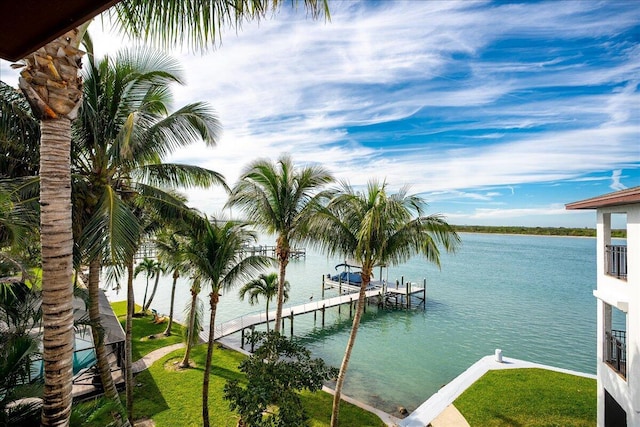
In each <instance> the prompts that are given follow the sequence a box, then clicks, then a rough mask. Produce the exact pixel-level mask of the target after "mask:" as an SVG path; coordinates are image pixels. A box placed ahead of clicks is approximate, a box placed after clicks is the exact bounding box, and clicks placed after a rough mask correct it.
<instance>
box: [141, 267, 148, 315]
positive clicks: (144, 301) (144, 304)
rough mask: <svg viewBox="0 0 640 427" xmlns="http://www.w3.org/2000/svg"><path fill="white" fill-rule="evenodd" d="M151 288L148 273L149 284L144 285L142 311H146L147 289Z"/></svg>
mask: <svg viewBox="0 0 640 427" xmlns="http://www.w3.org/2000/svg"><path fill="white" fill-rule="evenodd" d="M148 290H149V276H148V275H147V285H146V286H145V287H144V297H143V298H142V312H143V313H145V312H146V311H147V309H146V308H145V307H146V306H147V291H148Z"/></svg>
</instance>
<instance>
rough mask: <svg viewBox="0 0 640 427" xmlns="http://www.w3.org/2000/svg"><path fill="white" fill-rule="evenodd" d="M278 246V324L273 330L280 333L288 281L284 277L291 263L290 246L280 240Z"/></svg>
mask: <svg viewBox="0 0 640 427" xmlns="http://www.w3.org/2000/svg"><path fill="white" fill-rule="evenodd" d="M276 245H277V250H276V251H277V254H278V263H279V273H278V302H277V304H278V305H277V306H276V324H275V325H274V327H273V330H274V331H275V332H277V333H280V326H281V324H282V305H283V304H284V282H285V280H286V279H285V277H284V276H285V274H286V272H287V264H288V263H289V245H288V244H286V245H283V244H282V243H281V239H280V238H278V241H277V243H276Z"/></svg>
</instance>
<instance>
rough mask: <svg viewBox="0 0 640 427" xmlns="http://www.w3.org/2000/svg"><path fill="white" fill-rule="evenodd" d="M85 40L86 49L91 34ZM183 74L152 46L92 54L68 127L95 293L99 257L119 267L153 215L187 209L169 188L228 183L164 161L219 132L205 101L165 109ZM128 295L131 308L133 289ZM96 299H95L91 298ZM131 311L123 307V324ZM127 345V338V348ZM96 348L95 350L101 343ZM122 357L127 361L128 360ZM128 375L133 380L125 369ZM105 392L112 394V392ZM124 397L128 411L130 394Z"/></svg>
mask: <svg viewBox="0 0 640 427" xmlns="http://www.w3.org/2000/svg"><path fill="white" fill-rule="evenodd" d="M87 46H88V50H89V51H90V52H91V51H92V49H91V43H90V40H89V39H87ZM181 81H182V80H181V78H180V69H179V66H178V64H177V62H175V61H174V60H172V59H171V58H169V57H167V56H166V55H163V54H159V53H157V52H153V51H150V50H146V49H139V50H125V51H121V52H119V53H117V54H116V55H115V58H110V57H105V58H103V59H101V60H98V59H97V58H96V57H95V55H93V54H91V55H90V56H89V61H88V71H87V73H86V75H85V86H84V89H85V101H84V104H83V106H82V108H81V109H80V113H79V119H78V120H77V121H76V122H75V124H74V128H73V131H74V145H73V153H74V157H73V158H74V162H73V164H72V167H73V171H74V181H73V184H74V193H73V196H74V198H73V201H74V208H75V209H74V215H75V221H74V225H75V232H76V235H77V236H78V238H77V245H78V247H79V249H80V251H81V254H82V256H83V258H84V259H86V260H88V261H89V264H90V267H91V266H92V267H93V268H90V276H89V291H90V294H92V295H93V294H97V289H98V288H99V281H100V269H101V267H102V266H103V265H105V264H109V265H113V266H115V268H116V270H117V271H121V270H122V269H123V266H124V265H128V264H129V263H130V262H133V256H134V254H135V252H136V251H137V249H138V247H139V245H140V242H141V241H142V239H143V237H144V235H145V234H148V231H146V228H147V226H146V224H159V222H158V221H154V220H153V218H162V217H166V218H168V217H181V216H184V215H187V212H188V208H187V207H186V205H185V203H184V199H183V198H181V197H179V196H177V195H175V194H174V193H172V192H169V191H167V190H166V188H169V187H175V186H180V187H193V186H202V187H208V186H210V185H212V184H222V185H223V186H226V185H225V184H224V179H223V177H222V176H221V175H219V174H218V173H216V172H213V171H210V170H207V169H203V168H199V167H196V166H190V165H180V164H170V163H163V162H162V158H163V157H164V156H166V155H168V154H169V153H171V151H172V150H173V149H175V148H177V147H180V146H186V145H188V144H190V143H192V142H194V141H196V140H204V141H205V143H207V144H208V145H214V144H215V142H216V140H217V135H218V132H219V123H218V121H217V119H216V117H215V116H214V115H213V114H212V112H211V110H210V109H209V107H208V106H207V105H206V104H203V103H195V104H189V105H187V106H184V107H182V108H180V109H178V110H177V111H175V112H173V113H171V114H169V101H170V92H169V91H168V85H169V84H171V83H176V82H177V83H180V82H181ZM143 218H149V219H150V220H149V221H145V220H143ZM154 267H155V265H154ZM134 274H135V273H134ZM129 279H130V278H129ZM145 293H146V292H145ZM128 299H131V304H130V306H131V309H133V293H132V292H131V293H129V292H128ZM145 299H146V295H145ZM94 300H95V301H96V302H97V298H94V297H91V298H90V301H94ZM145 305H146V301H145ZM95 307H96V310H92V309H91V307H90V311H89V312H90V313H94V314H95V316H97V317H98V318H97V319H94V318H93V315H92V319H91V320H92V322H98V321H99V312H98V311H97V305H95ZM128 308H129V304H128ZM132 314H133V313H132V312H131V313H129V312H128V316H127V317H128V323H127V331H129V330H130V327H129V325H130V324H131V319H130V317H131V315H132ZM127 336H128V337H130V336H131V334H127ZM96 341H97V342H99V339H97V340H96ZM130 350H131V343H130V340H129V339H128V340H127V345H126V352H127V354H128V353H129V352H130ZM97 352H98V354H100V350H99V349H98V351H97ZM126 359H127V366H126V367H125V369H127V368H129V366H128V362H130V361H131V360H130V358H126ZM98 365H99V370H100V372H101V377H103V376H104V379H103V384H106V386H107V387H108V388H107V387H105V390H107V389H109V390H112V389H111V386H110V382H111V378H110V373H109V371H108V366H107V362H106V358H101V357H99V358H98ZM127 371H130V369H127ZM127 379H128V381H127V384H128V385H129V384H131V383H132V377H131V376H130V375H129V374H128V373H127ZM130 388H131V385H129V387H128V389H130ZM113 390H115V389H113ZM109 395H112V396H113V398H114V399H117V394H116V393H111V392H110V393H109ZM128 397H129V398H128V399H127V408H128V410H129V413H130V417H131V413H132V412H131V411H132V404H133V403H132V400H131V399H132V394H128Z"/></svg>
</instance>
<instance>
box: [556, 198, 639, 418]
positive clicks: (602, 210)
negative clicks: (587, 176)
mask: <svg viewBox="0 0 640 427" xmlns="http://www.w3.org/2000/svg"><path fill="white" fill-rule="evenodd" d="M566 207H567V209H596V210H597V218H598V219H597V259H596V262H597V289H596V290H595V291H594V292H593V294H594V295H595V297H596V298H597V303H598V308H597V310H598V348H597V355H598V358H597V363H598V366H597V368H598V427H625V426H630V427H631V426H636V427H637V426H640V187H634V188H629V189H627V190H622V191H617V192H615V193H610V194H605V195H603V196H599V197H594V198H592V199H587V200H582V201H579V202H574V203H569V204H568V205H566ZM612 218H614V223H616V224H617V223H618V222H620V223H622V224H626V231H627V239H626V245H625V244H619V243H618V241H616V240H615V239H613V240H612V237H611V229H612V227H611V224H612Z"/></svg>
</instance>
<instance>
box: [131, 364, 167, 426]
mask: <svg viewBox="0 0 640 427" xmlns="http://www.w3.org/2000/svg"><path fill="white" fill-rule="evenodd" d="M134 383H135V389H134V392H133V393H134V395H133V396H134V417H135V418H136V419H137V418H140V417H149V418H153V415H154V414H157V413H159V412H162V411H166V410H167V409H169V405H168V404H167V401H166V400H165V399H164V396H163V395H162V392H161V391H160V388H159V387H158V384H157V383H156V381H155V380H154V378H153V376H152V375H151V374H150V372H149V371H148V370H145V371H142V372H140V373H139V374H138V375H136V376H135V377H134Z"/></svg>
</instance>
